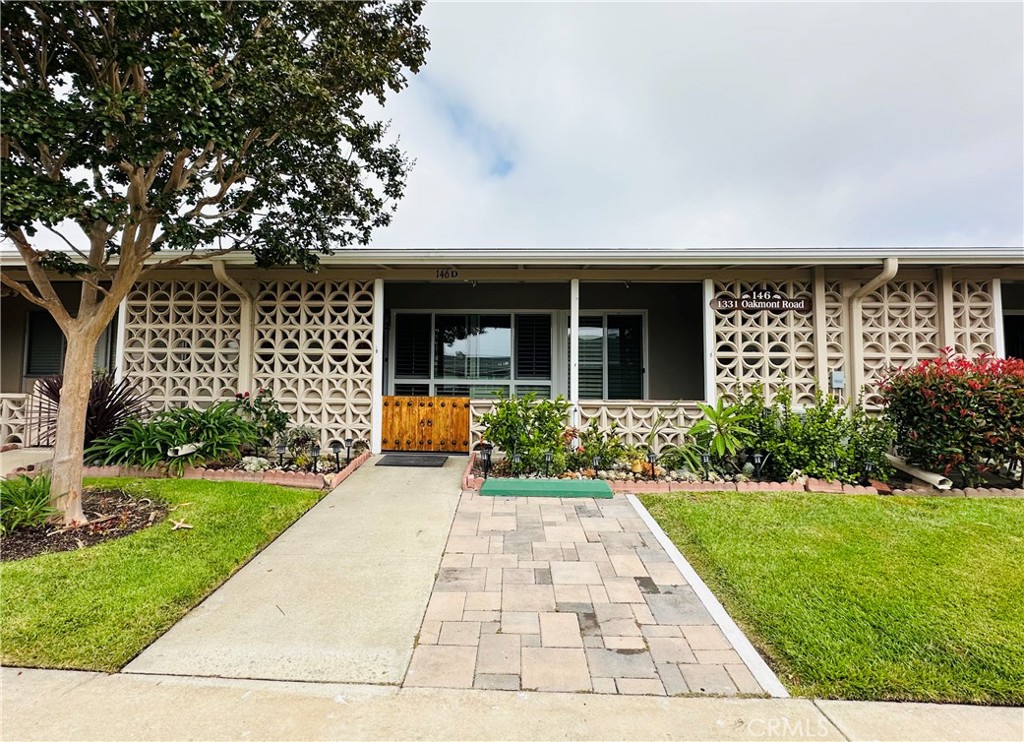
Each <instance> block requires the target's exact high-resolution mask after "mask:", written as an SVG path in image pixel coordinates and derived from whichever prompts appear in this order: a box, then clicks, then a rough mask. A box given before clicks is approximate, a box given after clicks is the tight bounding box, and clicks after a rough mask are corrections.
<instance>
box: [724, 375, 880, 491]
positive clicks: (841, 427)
mask: <svg viewBox="0 0 1024 742" xmlns="http://www.w3.org/2000/svg"><path fill="white" fill-rule="evenodd" d="M742 406H743V407H744V409H745V410H746V414H747V415H748V416H749V418H750V419H752V420H753V422H752V428H753V431H754V432H755V433H756V436H755V438H754V440H753V441H752V442H751V444H750V446H749V447H748V449H747V451H746V452H745V455H744V458H745V459H746V460H747V461H750V460H751V459H752V454H753V453H754V452H755V451H757V452H759V453H761V454H762V455H763V456H764V461H763V463H762V470H761V473H762V476H769V477H771V478H773V479H777V480H785V479H787V478H788V477H789V476H790V475H791V474H792V473H793V472H794V471H799V472H801V473H803V474H806V475H807V476H809V477H816V478H818V479H828V480H833V481H840V482H846V483H847V484H856V483H858V482H862V481H864V480H865V479H867V478H868V477H869V476H871V477H874V478H883V479H884V478H885V477H887V476H889V475H891V474H892V467H891V466H890V465H889V462H888V461H887V460H886V458H885V454H886V452H887V451H888V450H889V448H890V446H891V445H892V440H893V436H894V434H895V433H894V430H893V428H892V425H891V424H890V423H889V421H888V420H887V419H886V418H884V417H882V416H871V415H868V414H867V413H866V412H865V411H864V410H863V409H862V408H861V407H860V406H859V405H857V406H854V407H853V409H852V410H851V409H850V408H848V407H847V406H845V405H843V404H841V403H840V402H839V401H838V400H837V399H836V398H835V397H833V396H832V395H829V394H825V393H824V392H822V391H821V390H820V389H818V390H816V391H815V393H814V404H813V405H812V406H811V407H808V408H806V409H804V410H802V411H799V412H798V411H796V410H794V409H793V395H792V391H791V390H790V389H789V387H785V386H784V387H782V388H781V389H780V390H779V391H778V393H777V394H776V395H775V399H774V400H773V401H772V403H771V404H770V405H766V404H765V401H764V394H763V391H762V389H761V388H760V387H755V388H754V389H753V390H752V391H751V394H750V396H749V397H748V398H747V399H746V400H745V401H744V402H743V405H742Z"/></svg>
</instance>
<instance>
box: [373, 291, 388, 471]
mask: <svg viewBox="0 0 1024 742" xmlns="http://www.w3.org/2000/svg"><path fill="white" fill-rule="evenodd" d="M386 342H387V338H385V337H384V279H383V278H375V279H373V382H372V385H371V389H370V394H371V399H372V401H371V406H370V451H371V452H372V453H380V451H381V448H382V437H383V434H384V344H385V343H386Z"/></svg>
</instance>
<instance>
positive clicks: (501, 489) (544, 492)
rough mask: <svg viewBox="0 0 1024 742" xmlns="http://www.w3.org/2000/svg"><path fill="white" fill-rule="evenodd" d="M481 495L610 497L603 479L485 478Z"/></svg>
mask: <svg viewBox="0 0 1024 742" xmlns="http://www.w3.org/2000/svg"><path fill="white" fill-rule="evenodd" d="M480 494H481V495H487V496H490V497H594V498H597V499H600V500H608V499H611V496H612V488H611V487H609V486H608V483H607V482H606V481H604V480H603V479H500V478H499V479H487V480H485V481H484V486H483V487H481V488H480Z"/></svg>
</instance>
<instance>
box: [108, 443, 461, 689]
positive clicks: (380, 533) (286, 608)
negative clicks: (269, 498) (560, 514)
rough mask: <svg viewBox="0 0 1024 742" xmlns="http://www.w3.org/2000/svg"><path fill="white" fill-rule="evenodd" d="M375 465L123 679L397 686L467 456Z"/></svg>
mask: <svg viewBox="0 0 1024 742" xmlns="http://www.w3.org/2000/svg"><path fill="white" fill-rule="evenodd" d="M374 463H375V461H374V460H372V459H371V460H370V461H369V462H367V463H366V464H365V465H364V466H362V467H361V468H360V469H359V470H358V471H356V472H355V473H354V474H353V475H352V476H351V477H349V478H348V479H347V480H346V481H345V482H344V483H343V484H342V485H341V486H340V487H339V488H338V489H336V490H335V491H334V492H332V493H331V494H329V495H328V496H327V497H325V498H324V499H323V500H322V501H321V502H320V503H319V504H318V505H317V506H316V507H314V508H313V509H312V510H310V511H309V512H308V513H307V514H306V515H304V516H303V517H302V518H301V519H300V520H299V521H297V522H296V523H295V524H294V525H293V526H292V527H291V528H289V529H288V530H287V531H286V532H285V533H284V534H282V535H281V536H280V537H279V538H278V539H277V540H276V541H274V542H273V543H272V544H271V545H270V546H268V547H267V548H266V549H265V550H264V551H263V552H262V553H261V554H259V555H258V556H257V557H256V558H255V559H253V561H251V562H250V563H249V564H247V565H246V566H245V567H243V568H242V569H241V570H240V571H239V572H238V574H236V575H235V576H233V577H232V578H231V579H230V580H228V581H227V582H225V583H224V585H222V586H221V587H220V588H219V589H218V590H217V591H216V592H214V593H213V594H212V595H211V596H210V597H209V598H207V599H206V600H205V601H204V602H203V603H202V604H201V605H199V606H198V607H197V608H196V609H195V610H194V611H192V612H191V613H190V614H189V615H188V616H186V617H185V618H184V619H182V620H181V621H180V622H179V623H178V624H176V625H175V626H174V627H173V628H172V629H171V630H170V631H168V632H167V633H166V634H164V635H163V636H162V637H161V638H159V639H157V640H156V641H155V642H154V643H153V644H152V645H150V646H149V647H148V648H147V649H146V650H145V651H143V652H142V653H141V654H140V655H139V656H138V657H137V658H136V659H135V660H134V661H132V662H131V663H130V664H129V665H128V666H127V667H126V668H125V669H124V671H123V672H125V673H157V674H167V675H190V676H213V677H231V678H256V679H269V680H303V681H316V682H336V683H380V684H397V683H401V682H402V679H403V677H404V675H405V671H406V668H407V667H408V665H409V660H410V658H411V656H412V651H413V641H414V638H415V636H416V633H417V632H418V631H419V627H420V622H421V621H422V619H423V613H424V611H425V610H426V606H427V600H428V598H429V597H430V590H431V586H432V585H433V582H434V576H435V574H436V572H437V569H438V562H439V560H440V557H441V552H442V550H443V548H444V544H445V540H446V539H447V538H448V531H449V529H450V527H451V523H452V518H453V516H454V513H455V508H456V505H457V504H458V501H459V488H458V484H459V475H460V474H461V469H462V468H463V467H464V466H465V460H464V459H460V458H449V459H448V461H447V462H446V464H445V466H444V467H441V468H436V469H411V468H394V467H377V466H374Z"/></svg>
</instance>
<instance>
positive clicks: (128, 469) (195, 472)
mask: <svg viewBox="0 0 1024 742" xmlns="http://www.w3.org/2000/svg"><path fill="white" fill-rule="evenodd" d="M370 456H371V454H370V452H369V451H366V452H364V453H361V454H360V455H359V456H356V457H355V458H354V459H352V462H351V463H350V464H349V465H348V466H346V467H345V468H344V469H342V470H341V471H339V472H336V473H335V474H334V476H333V477H331V479H330V480H329V481H328V479H327V477H326V476H325V475H323V474H313V473H312V472H304V471H276V470H273V469H272V470H270V471H241V470H240V469H206V468H203V467H191V466H190V467H186V469H185V471H184V472H183V473H182V475H181V479H206V480H209V481H212V482H252V483H261V484H277V485H280V486H282V487H300V488H302V489H312V490H319V489H323V488H324V487H329V488H330V489H334V488H335V487H337V486H338V485H339V484H341V483H342V482H344V481H345V480H346V479H348V477H349V475H350V474H351V473H352V472H354V471H355V470H356V469H358V468H359V467H360V466H362V465H363V464H364V463H365V462H366V461H367V459H369V458H370ZM12 473H15V474H17V473H21V472H12ZM83 476H86V477H140V478H145V479H163V478H166V477H167V472H166V471H165V470H163V469H160V468H156V469H140V468H138V467H134V466H87V467H85V470H84V471H83Z"/></svg>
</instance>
